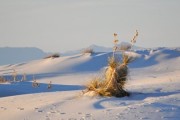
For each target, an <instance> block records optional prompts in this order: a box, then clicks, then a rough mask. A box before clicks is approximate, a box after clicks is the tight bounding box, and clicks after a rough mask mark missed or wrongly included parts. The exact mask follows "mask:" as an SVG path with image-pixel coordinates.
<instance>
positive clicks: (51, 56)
mask: <svg viewBox="0 0 180 120" xmlns="http://www.w3.org/2000/svg"><path fill="white" fill-rule="evenodd" d="M59 57H60V54H59V53H54V54H52V55H48V56H46V57H45V58H44V59H48V58H59Z"/></svg>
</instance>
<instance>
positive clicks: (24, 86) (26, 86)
mask: <svg viewBox="0 0 180 120" xmlns="http://www.w3.org/2000/svg"><path fill="white" fill-rule="evenodd" d="M82 89H84V86H81V85H59V84H52V87H51V88H50V89H48V84H44V83H40V84H39V87H32V82H16V83H12V84H0V97H7V96H15V95H22V94H33V93H43V92H56V91H74V90H82Z"/></svg>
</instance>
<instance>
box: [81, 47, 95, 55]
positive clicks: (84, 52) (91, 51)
mask: <svg viewBox="0 0 180 120" xmlns="http://www.w3.org/2000/svg"><path fill="white" fill-rule="evenodd" d="M82 53H83V54H87V53H90V54H93V53H94V50H93V49H91V48H86V49H84V50H83V51H82Z"/></svg>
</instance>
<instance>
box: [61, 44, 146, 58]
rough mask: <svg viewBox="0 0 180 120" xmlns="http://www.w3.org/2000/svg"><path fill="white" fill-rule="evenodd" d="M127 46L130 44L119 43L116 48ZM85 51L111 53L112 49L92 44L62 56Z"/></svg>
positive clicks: (135, 47) (137, 48) (135, 48)
mask: <svg viewBox="0 0 180 120" xmlns="http://www.w3.org/2000/svg"><path fill="white" fill-rule="evenodd" d="M128 44H130V43H128V42H121V43H119V44H118V45H117V46H121V45H128ZM85 49H92V50H93V51H94V52H112V50H113V47H104V46H100V45H95V44H92V45H90V46H89V47H86V48H83V49H79V50H73V51H67V52H64V53H62V55H63V56H68V55H74V54H78V53H82V51H83V50H85ZM132 49H134V50H139V49H145V48H142V47H138V46H133V48H132Z"/></svg>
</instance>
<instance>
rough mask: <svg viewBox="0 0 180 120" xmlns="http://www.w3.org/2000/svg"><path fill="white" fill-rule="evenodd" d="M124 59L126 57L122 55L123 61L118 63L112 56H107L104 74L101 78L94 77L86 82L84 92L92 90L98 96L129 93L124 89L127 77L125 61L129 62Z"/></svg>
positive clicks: (126, 94)
mask: <svg viewBox="0 0 180 120" xmlns="http://www.w3.org/2000/svg"><path fill="white" fill-rule="evenodd" d="M125 59H127V57H123V61H125V63H124V62H122V63H120V62H117V61H116V60H115V59H114V57H111V58H109V61H108V68H107V69H106V71H105V75H104V76H103V77H102V78H94V79H93V80H92V81H91V82H90V83H88V85H87V86H86V88H87V89H86V91H85V93H87V92H89V91H94V92H96V94H95V95H100V96H116V97H124V96H129V93H128V92H126V91H125V90H124V86H125V83H126V80H127V77H128V67H127V64H128V63H127V62H129V60H125Z"/></svg>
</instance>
